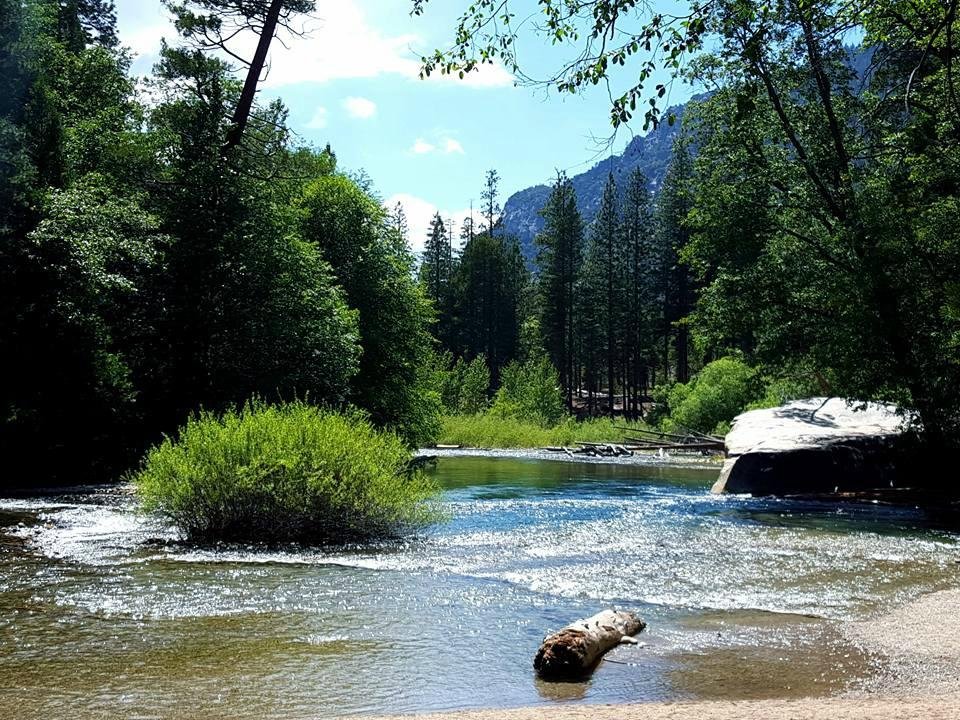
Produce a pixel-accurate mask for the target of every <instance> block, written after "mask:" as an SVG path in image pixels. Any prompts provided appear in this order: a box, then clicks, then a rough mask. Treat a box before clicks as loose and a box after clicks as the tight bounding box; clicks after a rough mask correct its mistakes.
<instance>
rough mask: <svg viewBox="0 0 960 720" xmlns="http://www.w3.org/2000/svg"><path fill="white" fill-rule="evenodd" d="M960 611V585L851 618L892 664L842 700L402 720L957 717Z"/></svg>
mask: <svg viewBox="0 0 960 720" xmlns="http://www.w3.org/2000/svg"><path fill="white" fill-rule="evenodd" d="M958 610H960V590H944V591H940V592H936V593H932V594H930V595H926V596H924V597H921V598H919V599H918V600H915V601H914V602H912V603H909V604H907V605H905V606H903V607H900V608H896V609H892V610H891V611H889V612H887V613H884V614H882V615H880V616H878V617H875V618H872V619H871V620H869V621H862V622H855V623H850V625H849V626H848V628H847V632H848V634H849V636H850V638H851V639H852V640H853V641H855V642H856V643H858V644H860V645H862V646H863V647H864V648H865V649H866V650H868V651H869V652H872V653H876V654H878V655H882V656H884V657H885V658H886V660H887V662H886V663H885V664H884V665H885V670H883V671H882V672H881V674H880V675H878V676H877V677H876V678H874V680H873V681H872V682H871V683H869V684H868V686H867V688H866V689H865V690H860V691H857V692H856V693H851V694H845V695H841V696H837V697H828V698H809V699H799V700H743V701H709V702H706V701H704V702H697V701H694V702H653V703H641V704H636V705H589V704H577V705H553V706H540V707H532V708H519V709H497V710H478V711H462V710H461V711H455V712H449V713H435V714H430V715H418V716H409V715H407V716H396V720H399V718H400V717H403V718H404V720H410V718H411V717H418V718H424V719H429V720H454V719H455V718H456V719H457V720H548V719H549V720H958V719H960V612H958ZM380 720H388V719H387V718H381V719H380Z"/></svg>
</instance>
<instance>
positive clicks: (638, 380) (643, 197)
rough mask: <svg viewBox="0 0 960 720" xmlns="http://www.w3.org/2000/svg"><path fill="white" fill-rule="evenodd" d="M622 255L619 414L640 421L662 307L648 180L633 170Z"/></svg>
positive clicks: (625, 203) (626, 200)
mask: <svg viewBox="0 0 960 720" xmlns="http://www.w3.org/2000/svg"><path fill="white" fill-rule="evenodd" d="M621 235H622V237H623V244H624V255H625V263H624V266H625V280H626V282H625V285H626V288H625V293H626V303H625V308H626V310H627V312H626V314H625V322H624V324H623V345H624V363H625V369H624V378H625V385H626V390H625V393H624V394H625V396H626V397H625V399H624V413H626V414H628V415H629V416H631V417H633V418H638V417H640V415H641V409H642V397H643V396H645V395H646V394H647V391H648V388H649V386H650V384H651V383H652V376H651V369H652V367H653V366H654V364H655V354H654V352H655V343H656V340H655V335H656V332H657V330H658V328H659V326H660V325H661V323H660V317H661V315H662V310H663V303H662V301H661V299H660V295H659V293H658V287H657V285H658V278H659V272H660V266H661V260H662V257H661V255H662V253H660V252H659V251H658V250H657V237H656V236H655V235H654V232H653V221H652V217H651V198H650V191H649V190H648V188H647V178H646V177H645V176H644V174H643V172H642V171H641V170H640V169H639V168H637V169H635V170H634V171H633V172H632V173H631V174H630V177H629V179H628V180H627V187H626V191H625V193H624V200H623V217H622V224H621Z"/></svg>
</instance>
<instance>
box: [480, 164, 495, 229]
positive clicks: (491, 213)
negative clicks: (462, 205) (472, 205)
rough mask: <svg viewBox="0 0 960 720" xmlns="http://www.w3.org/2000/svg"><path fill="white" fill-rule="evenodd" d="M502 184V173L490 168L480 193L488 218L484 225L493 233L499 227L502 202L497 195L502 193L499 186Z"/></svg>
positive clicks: (485, 214) (485, 217) (485, 216)
mask: <svg viewBox="0 0 960 720" xmlns="http://www.w3.org/2000/svg"><path fill="white" fill-rule="evenodd" d="M499 185H500V175H499V174H497V171H496V170H488V171H487V178H486V182H485V184H484V188H483V192H481V193H480V199H481V200H482V201H483V215H484V219H485V220H486V222H485V224H484V227H482V228H481V229H483V230H486V231H487V232H489V233H490V234H491V235H493V234H494V230H495V229H496V227H497V224H498V222H499V218H500V204H499V203H498V202H497V197H498V195H499V194H500V191H499V189H498V186H499Z"/></svg>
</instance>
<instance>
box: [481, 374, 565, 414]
mask: <svg viewBox="0 0 960 720" xmlns="http://www.w3.org/2000/svg"><path fill="white" fill-rule="evenodd" d="M490 412H491V414H492V415H494V416H496V417H500V418H515V419H517V420H521V421H523V422H531V423H535V424H537V425H539V426H540V427H545V428H547V427H553V426H555V425H557V424H558V423H560V422H561V421H562V420H563V418H564V417H565V415H566V413H565V411H564V407H563V395H562V393H561V391H560V380H559V378H558V377H557V371H556V370H555V369H554V367H553V365H551V364H550V361H549V360H546V359H543V358H541V359H538V360H528V361H527V362H525V363H518V362H516V361H514V362H512V363H510V364H509V365H507V366H506V367H505V368H504V369H503V372H501V374H500V389H499V390H498V391H497V394H496V397H494V400H493V406H492V407H491V408H490Z"/></svg>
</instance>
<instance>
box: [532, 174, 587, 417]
mask: <svg viewBox="0 0 960 720" xmlns="http://www.w3.org/2000/svg"><path fill="white" fill-rule="evenodd" d="M541 212H542V214H543V218H544V228H543V231H542V232H541V233H540V234H539V235H537V240H536V242H537V246H538V253H537V265H538V267H539V296H540V328H541V331H542V333H543V336H544V341H545V344H546V346H547V353H548V355H549V356H550V360H551V361H552V362H553V364H554V366H555V367H556V368H557V369H558V371H559V373H560V381H561V383H562V385H563V387H564V391H565V393H566V402H567V409H568V410H569V411H570V412H572V411H573V392H574V387H575V385H576V384H577V377H578V375H579V368H578V367H577V353H576V348H577V337H576V332H575V330H576V307H575V304H576V303H575V298H576V285H577V276H578V274H579V271H580V265H581V263H582V260H583V219H582V218H581V217H580V211H579V210H578V209H577V195H576V192H575V191H574V189H573V184H572V183H571V182H570V180H569V179H568V178H567V177H566V175H564V174H563V173H560V174H558V175H557V180H556V182H555V183H554V185H553V190H552V191H551V193H550V198H549V199H548V200H547V204H546V206H544V208H543V210H542V211H541Z"/></svg>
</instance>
